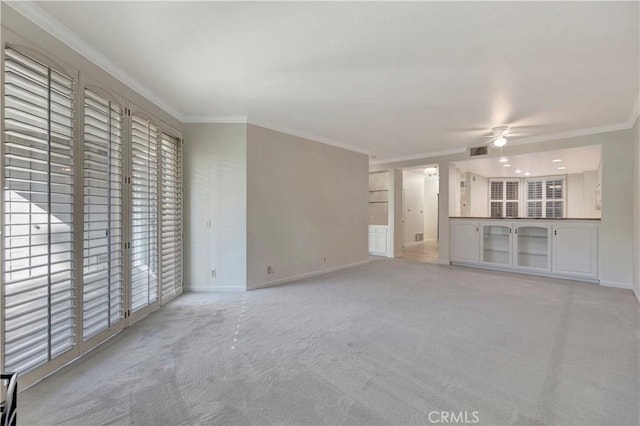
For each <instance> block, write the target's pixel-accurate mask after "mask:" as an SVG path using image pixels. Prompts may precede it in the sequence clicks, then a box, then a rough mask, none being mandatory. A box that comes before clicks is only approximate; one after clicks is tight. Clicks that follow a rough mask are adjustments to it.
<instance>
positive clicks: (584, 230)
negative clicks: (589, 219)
mask: <svg viewBox="0 0 640 426" xmlns="http://www.w3.org/2000/svg"><path fill="white" fill-rule="evenodd" d="M553 272H554V273H556V274H562V275H570V276H574V277H584V278H592V279H596V278H598V227H597V225H595V224H591V223H561V224H557V225H554V226H553Z"/></svg>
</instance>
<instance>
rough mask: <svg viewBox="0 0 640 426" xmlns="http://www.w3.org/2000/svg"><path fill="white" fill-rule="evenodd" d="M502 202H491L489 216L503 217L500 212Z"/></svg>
mask: <svg viewBox="0 0 640 426" xmlns="http://www.w3.org/2000/svg"><path fill="white" fill-rule="evenodd" d="M503 204H504V203H503V202H502V201H492V202H491V217H494V218H498V217H503V216H504V215H503V213H502V205H503Z"/></svg>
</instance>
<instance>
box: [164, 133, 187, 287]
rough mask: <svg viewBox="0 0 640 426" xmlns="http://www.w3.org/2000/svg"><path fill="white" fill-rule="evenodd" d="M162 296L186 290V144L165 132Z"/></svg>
mask: <svg viewBox="0 0 640 426" xmlns="http://www.w3.org/2000/svg"><path fill="white" fill-rule="evenodd" d="M160 156H161V161H160V174H161V176H162V179H161V181H162V185H161V194H162V202H161V207H160V209H161V224H162V226H161V233H162V238H161V267H162V277H161V278H162V287H161V288H162V298H163V299H169V298H171V297H174V296H175V295H177V294H179V293H180V292H181V291H182V148H181V142H180V139H178V138H175V137H173V136H170V135H168V134H166V133H162V136H161V141H160Z"/></svg>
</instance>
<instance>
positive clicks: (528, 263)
mask: <svg viewBox="0 0 640 426" xmlns="http://www.w3.org/2000/svg"><path fill="white" fill-rule="evenodd" d="M514 235H515V237H514V239H515V241H514V245H513V266H514V267H516V268H521V269H527V270H534V271H541V272H550V271H551V237H550V235H551V226H550V225H539V224H529V223H522V224H517V225H516V226H515V229H514Z"/></svg>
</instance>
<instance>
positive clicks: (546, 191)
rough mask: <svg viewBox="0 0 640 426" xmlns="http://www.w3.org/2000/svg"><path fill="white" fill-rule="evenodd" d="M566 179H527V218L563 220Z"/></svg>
mask: <svg viewBox="0 0 640 426" xmlns="http://www.w3.org/2000/svg"><path fill="white" fill-rule="evenodd" d="M564 182H565V180H564V177H559V176H549V177H540V178H531V179H525V185H526V188H527V190H526V194H525V195H526V197H525V206H526V217H544V218H562V217H564V216H565V213H564V211H565V206H566V202H565V185H564Z"/></svg>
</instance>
